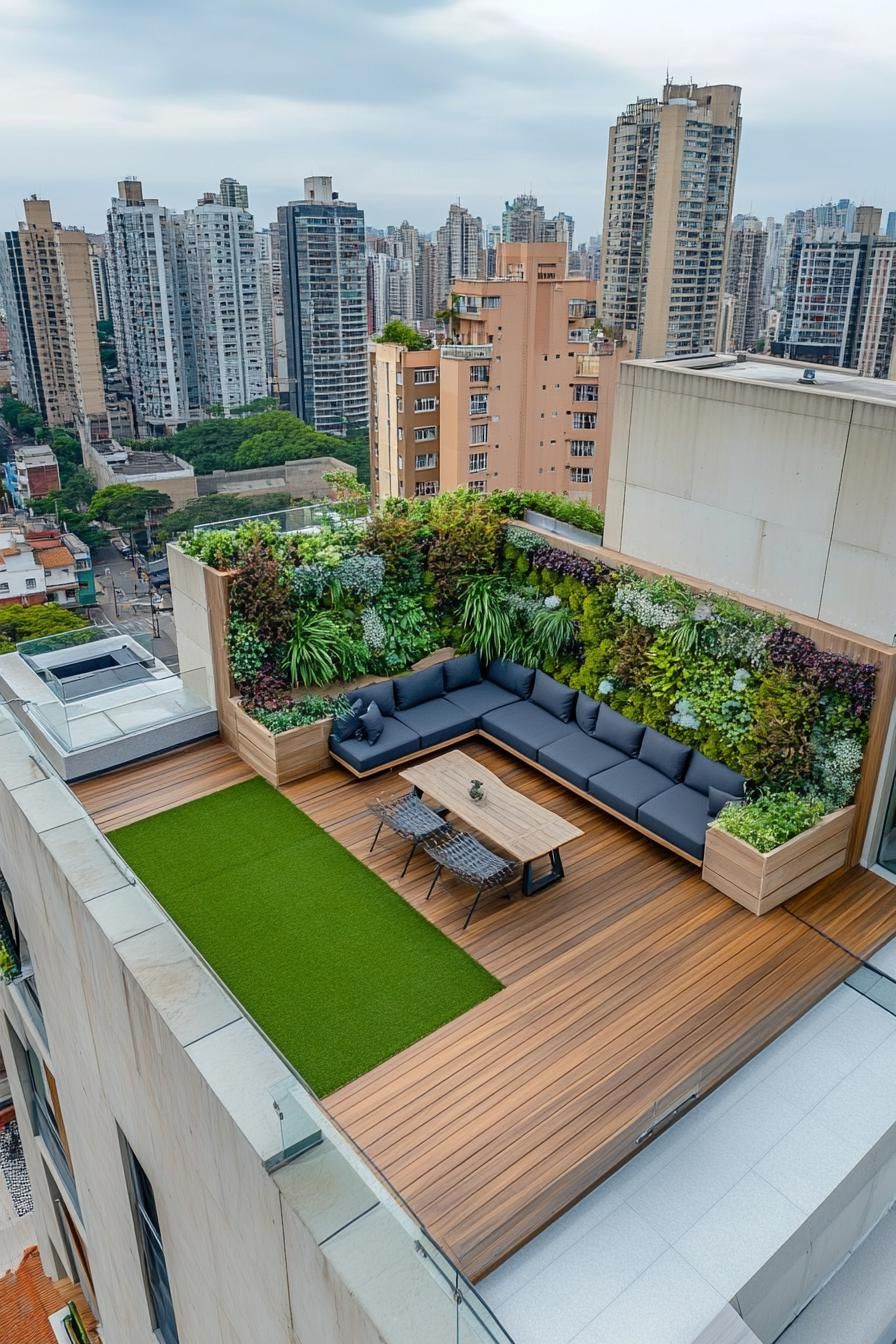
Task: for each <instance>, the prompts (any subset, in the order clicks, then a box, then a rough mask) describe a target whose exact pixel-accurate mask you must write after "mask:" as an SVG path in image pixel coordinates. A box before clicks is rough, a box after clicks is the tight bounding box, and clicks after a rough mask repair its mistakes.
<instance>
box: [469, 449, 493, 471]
mask: <svg viewBox="0 0 896 1344" xmlns="http://www.w3.org/2000/svg"><path fill="white" fill-rule="evenodd" d="M478 471H488V453H471V454H470V466H469V472H470V475H471V476H472V475H473V474H474V472H478Z"/></svg>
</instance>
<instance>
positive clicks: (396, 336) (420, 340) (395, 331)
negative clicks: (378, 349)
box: [376, 317, 432, 350]
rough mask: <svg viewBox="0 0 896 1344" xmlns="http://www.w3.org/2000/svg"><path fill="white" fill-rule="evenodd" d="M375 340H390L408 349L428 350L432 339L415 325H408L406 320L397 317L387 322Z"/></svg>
mask: <svg viewBox="0 0 896 1344" xmlns="http://www.w3.org/2000/svg"><path fill="white" fill-rule="evenodd" d="M376 340H377V341H381V342H392V343H394V344H395V345H405V346H407V348H408V349H409V350H430V349H431V348H432V341H431V340H430V339H429V337H428V336H426V335H424V333H423V332H422V331H418V330H417V328H416V327H412V326H409V325H408V323H407V322H401V321H400V320H399V319H398V318H397V317H396V318H393V319H392V321H391V322H387V323H386V325H385V326H384V327H383V330H382V332H381V333H380V335H379V336H377V337H376Z"/></svg>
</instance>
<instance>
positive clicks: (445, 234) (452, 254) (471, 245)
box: [434, 205, 487, 311]
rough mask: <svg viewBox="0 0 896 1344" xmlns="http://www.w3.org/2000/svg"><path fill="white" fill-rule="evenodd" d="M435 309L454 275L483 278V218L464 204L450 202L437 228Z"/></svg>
mask: <svg viewBox="0 0 896 1344" xmlns="http://www.w3.org/2000/svg"><path fill="white" fill-rule="evenodd" d="M435 247H436V278H435V294H434V304H435V310H436V311H439V310H440V309H443V308H444V307H445V305H446V304H447V302H448V299H449V296H450V294H451V286H452V282H453V281H454V280H457V279H464V280H479V279H484V278H485V274H486V270H487V265H486V257H485V249H484V248H483V246H482V220H481V219H479V217H478V216H474V215H471V214H470V212H469V210H468V209H467V208H466V206H463V205H451V206H450V207H449V210H448V218H447V220H446V221H445V223H444V224H443V225H442V226H441V228H440V229H439V230H438V231H437V232H436V242H435Z"/></svg>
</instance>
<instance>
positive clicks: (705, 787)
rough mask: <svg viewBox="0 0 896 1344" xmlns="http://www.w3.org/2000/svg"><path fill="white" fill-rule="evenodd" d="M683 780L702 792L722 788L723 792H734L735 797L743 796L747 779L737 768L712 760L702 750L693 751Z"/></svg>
mask: <svg viewBox="0 0 896 1344" xmlns="http://www.w3.org/2000/svg"><path fill="white" fill-rule="evenodd" d="M683 782H684V783H685V784H687V785H688V787H689V788H692V789H697V790H698V792H700V793H707V794H708V793H709V791H710V789H721V790H722V792H723V793H731V794H734V796H735V798H743V796H744V788H745V786H746V782H747V781H746V780H745V779H744V777H743V775H739V774H738V773H737V771H736V770H729V769H728V766H727V765H722V764H721V763H720V762H719V761H711V760H710V759H709V757H708V756H704V755H703V752H702V751H692V752H691V759H690V760H689V761H688V768H687V770H686V771H685V772H684V781H683Z"/></svg>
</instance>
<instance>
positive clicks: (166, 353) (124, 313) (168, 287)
mask: <svg viewBox="0 0 896 1344" xmlns="http://www.w3.org/2000/svg"><path fill="white" fill-rule="evenodd" d="M107 223H108V237H109V252H108V257H107V262H108V267H109V289H110V296H111V299H112V320H113V323H114V327H115V343H116V347H117V351H118V366H119V369H120V370H121V371H122V373H123V374H124V375H125V377H126V378H127V380H128V382H129V384H130V388H131V394H132V396H133V400H134V411H135V415H136V419H137V427H138V433H140V434H141V435H143V434H166V433H170V432H173V431H174V430H177V429H179V428H181V427H182V426H183V425H185V424H186V423H187V421H188V420H189V419H190V418H191V415H192V414H193V413H194V412H195V411H196V410H197V409H198V400H197V398H198V388H197V386H196V379H195V373H194V372H193V371H194V370H195V358H194V353H193V349H192V329H191V324H190V321H189V307H188V293H187V290H188V286H187V285H186V280H185V268H184V265H183V236H182V230H181V228H180V221H179V219H178V217H177V216H176V215H175V214H173V213H172V211H170V210H167V209H166V208H165V207H164V206H163V205H160V204H159V202H158V201H157V200H156V199H154V198H146V197H144V195H143V184H142V183H141V182H139V181H137V180H136V179H133V178H131V179H128V180H126V181H124V182H119V184H118V196H117V198H115V199H114V200H113V201H112V205H111V207H110V209H109V211H108V213H107ZM188 366H189V368H188Z"/></svg>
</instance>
